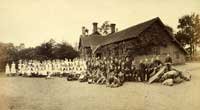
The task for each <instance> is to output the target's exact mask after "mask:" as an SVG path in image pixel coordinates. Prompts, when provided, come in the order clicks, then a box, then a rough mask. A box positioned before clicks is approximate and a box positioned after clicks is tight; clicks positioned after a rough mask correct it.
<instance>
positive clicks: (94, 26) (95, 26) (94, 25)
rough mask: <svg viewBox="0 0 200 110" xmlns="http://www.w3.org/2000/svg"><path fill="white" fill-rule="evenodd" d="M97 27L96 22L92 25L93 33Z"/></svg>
mask: <svg viewBox="0 0 200 110" xmlns="http://www.w3.org/2000/svg"><path fill="white" fill-rule="evenodd" d="M97 25H98V23H97V22H94V23H93V33H96V32H97Z"/></svg>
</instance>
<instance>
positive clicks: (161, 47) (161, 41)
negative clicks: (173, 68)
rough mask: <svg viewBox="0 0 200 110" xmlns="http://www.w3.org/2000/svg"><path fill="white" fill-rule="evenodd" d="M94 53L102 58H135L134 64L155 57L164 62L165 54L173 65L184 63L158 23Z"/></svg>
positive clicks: (183, 59) (176, 48)
mask: <svg viewBox="0 0 200 110" xmlns="http://www.w3.org/2000/svg"><path fill="white" fill-rule="evenodd" d="M96 53H98V55H99V54H100V55H101V56H102V57H109V56H113V57H114V56H116V57H124V56H131V57H135V59H136V62H139V60H141V59H143V60H144V59H145V58H148V59H151V58H153V57H155V56H156V55H159V56H160V59H161V60H162V61H164V59H165V58H166V56H167V54H170V56H171V57H172V59H173V63H175V64H179V63H185V54H184V53H183V51H182V50H181V49H180V48H179V47H178V46H177V45H176V44H175V43H174V42H172V39H171V38H170V36H169V35H168V34H167V33H166V31H165V30H164V29H163V27H162V26H161V25H160V24H159V23H155V24H153V25H152V26H151V27H150V28H148V29H147V30H146V31H145V32H143V33H142V34H141V35H140V36H138V37H137V38H133V39H130V40H126V41H122V42H118V43H113V44H109V45H106V46H103V47H101V48H99V49H98V50H97V51H96Z"/></svg>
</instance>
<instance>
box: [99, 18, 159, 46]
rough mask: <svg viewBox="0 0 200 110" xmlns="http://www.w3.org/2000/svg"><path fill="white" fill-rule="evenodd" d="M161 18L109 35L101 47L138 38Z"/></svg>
mask: <svg viewBox="0 0 200 110" xmlns="http://www.w3.org/2000/svg"><path fill="white" fill-rule="evenodd" d="M158 19H159V18H158V17H156V18H154V19H151V20H149V21H146V22H143V23H140V24H137V25H134V26H131V27H129V28H127V29H124V30H121V31H119V32H116V33H113V34H109V35H108V36H107V39H106V41H105V42H102V43H101V44H100V45H101V46H103V45H107V44H110V43H115V42H119V41H123V40H127V39H130V38H134V37H137V36H138V35H139V34H140V33H142V32H143V31H144V30H145V29H146V28H148V27H149V26H150V25H151V24H153V23H154V22H155V21H157V20H158Z"/></svg>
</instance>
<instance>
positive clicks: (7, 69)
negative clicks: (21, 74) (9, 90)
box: [5, 64, 10, 76]
mask: <svg viewBox="0 0 200 110" xmlns="http://www.w3.org/2000/svg"><path fill="white" fill-rule="evenodd" d="M5 73H6V76H10V67H9V65H8V64H6V71H5Z"/></svg>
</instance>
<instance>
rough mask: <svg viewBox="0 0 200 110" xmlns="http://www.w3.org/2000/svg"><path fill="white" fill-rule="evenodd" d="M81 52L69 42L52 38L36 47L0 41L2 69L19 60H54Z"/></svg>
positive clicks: (0, 63) (69, 57) (77, 54)
mask: <svg viewBox="0 0 200 110" xmlns="http://www.w3.org/2000/svg"><path fill="white" fill-rule="evenodd" d="M75 57H79V52H78V51H77V50H75V49H74V48H73V47H72V46H71V45H70V44H68V43H67V42H61V43H57V42H55V40H53V39H50V40H49V41H48V42H44V43H42V44H41V45H38V46H36V47H29V48H25V47H24V44H20V45H19V46H14V45H13V44H12V43H7V44H6V43H0V71H4V69H5V65H6V63H12V62H13V61H14V62H18V61H19V60H39V61H43V60H53V59H65V58H67V59H73V58H75Z"/></svg>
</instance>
